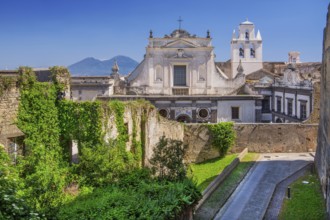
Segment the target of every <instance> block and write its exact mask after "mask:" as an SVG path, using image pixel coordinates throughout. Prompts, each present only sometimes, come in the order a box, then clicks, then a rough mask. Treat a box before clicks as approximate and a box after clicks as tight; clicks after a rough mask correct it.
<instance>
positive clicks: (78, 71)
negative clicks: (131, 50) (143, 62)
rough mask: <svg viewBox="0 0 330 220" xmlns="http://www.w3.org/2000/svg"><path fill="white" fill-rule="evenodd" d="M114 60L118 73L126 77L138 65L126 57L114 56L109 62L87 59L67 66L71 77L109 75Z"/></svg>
mask: <svg viewBox="0 0 330 220" xmlns="http://www.w3.org/2000/svg"><path fill="white" fill-rule="evenodd" d="M115 60H117V63H118V66H119V73H120V74H122V75H127V74H128V73H130V72H132V71H133V70H134V69H135V67H136V66H137V65H138V62H136V61H135V60H133V59H131V58H129V57H126V56H115V57H113V58H111V59H110V60H103V61H101V60H98V59H95V58H93V57H88V58H85V59H83V60H81V61H79V62H77V63H74V64H72V65H70V66H68V68H69V70H70V73H71V74H72V75H73V76H104V75H110V74H111V68H112V66H113V64H114V62H115Z"/></svg>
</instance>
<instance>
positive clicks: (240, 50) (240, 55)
mask: <svg viewBox="0 0 330 220" xmlns="http://www.w3.org/2000/svg"><path fill="white" fill-rule="evenodd" d="M239 57H240V58H244V48H243V45H241V46H240V47H239Z"/></svg>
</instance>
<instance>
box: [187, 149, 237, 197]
mask: <svg viewBox="0 0 330 220" xmlns="http://www.w3.org/2000/svg"><path fill="white" fill-rule="evenodd" d="M236 157H237V155H236V154H230V155H226V156H225V157H223V158H215V159H211V160H207V161H205V162H203V163H196V164H190V166H189V168H190V169H189V170H190V171H191V173H190V174H189V175H191V176H192V177H193V178H194V179H195V180H196V183H197V187H198V188H199V189H200V190H201V191H203V190H205V189H206V187H207V186H208V185H209V184H210V183H211V182H212V181H213V180H214V179H215V178H216V177H217V176H218V175H219V174H220V173H221V172H222V171H223V170H224V169H225V168H226V167H227V166H228V165H229V164H230V163H231V162H233V161H234V160H235V158H236Z"/></svg>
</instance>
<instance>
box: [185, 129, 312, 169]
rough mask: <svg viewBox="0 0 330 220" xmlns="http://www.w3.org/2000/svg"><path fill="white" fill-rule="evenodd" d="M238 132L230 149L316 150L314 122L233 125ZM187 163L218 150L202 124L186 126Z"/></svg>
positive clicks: (209, 156)
mask: <svg viewBox="0 0 330 220" xmlns="http://www.w3.org/2000/svg"><path fill="white" fill-rule="evenodd" d="M234 128H235V130H236V134H237V139H236V143H235V146H234V147H233V148H232V149H231V151H232V152H241V151H242V150H243V149H244V148H246V147H247V148H248V150H249V152H258V153H281V152H308V151H315V149H316V136H317V129H318V125H317V124H269V123H267V124H255V123H254V124H235V126H234ZM184 143H185V144H188V145H189V147H188V151H187V155H186V161H187V162H203V161H204V160H207V159H211V158H215V157H218V156H219V153H218V152H217V151H216V150H215V149H214V148H212V146H211V140H210V134H209V131H208V128H207V127H206V126H205V125H203V124H187V125H186V126H185V133H184Z"/></svg>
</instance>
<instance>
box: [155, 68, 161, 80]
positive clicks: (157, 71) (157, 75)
mask: <svg viewBox="0 0 330 220" xmlns="http://www.w3.org/2000/svg"><path fill="white" fill-rule="evenodd" d="M155 81H156V82H161V81H163V71H162V67H161V66H157V67H156V76H155Z"/></svg>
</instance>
